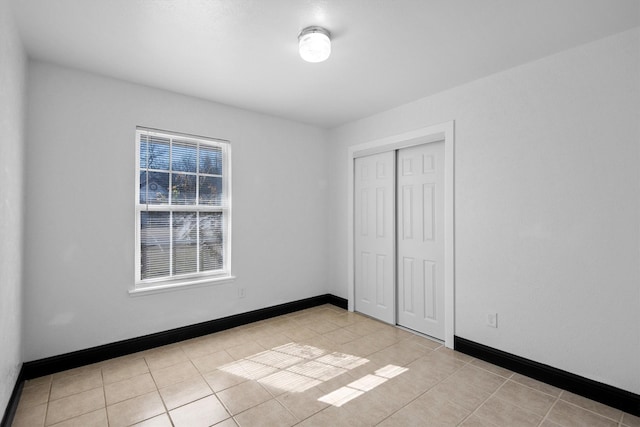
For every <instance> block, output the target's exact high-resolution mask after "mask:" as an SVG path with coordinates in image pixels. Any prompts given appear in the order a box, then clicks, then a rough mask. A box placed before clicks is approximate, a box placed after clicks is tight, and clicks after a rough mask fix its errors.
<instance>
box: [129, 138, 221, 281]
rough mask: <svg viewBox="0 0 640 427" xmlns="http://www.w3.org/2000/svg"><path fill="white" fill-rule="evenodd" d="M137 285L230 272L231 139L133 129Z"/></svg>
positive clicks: (208, 278) (201, 278)
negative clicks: (134, 146) (134, 140)
mask: <svg viewBox="0 0 640 427" xmlns="http://www.w3.org/2000/svg"><path fill="white" fill-rule="evenodd" d="M136 157H137V166H136V184H137V185H136V204H135V206H136V281H135V290H152V289H159V288H166V287H173V286H175V285H187V284H197V283H203V282H210V281H212V280H223V279H228V278H230V261H231V260H230V258H231V257H230V241H231V240H230V209H231V203H230V200H231V197H230V189H231V186H230V173H229V171H230V168H229V165H230V144H229V142H228V141H222V140H216V139H210V138H202V137H194V136H189V135H183V134H174V133H169V132H164V131H156V130H150V129H143V128H138V129H137V130H136Z"/></svg>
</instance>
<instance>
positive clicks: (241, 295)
mask: <svg viewBox="0 0 640 427" xmlns="http://www.w3.org/2000/svg"><path fill="white" fill-rule="evenodd" d="M245 295H246V294H245V291H244V288H238V298H244V297H245Z"/></svg>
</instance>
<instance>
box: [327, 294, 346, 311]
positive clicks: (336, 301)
mask: <svg viewBox="0 0 640 427" xmlns="http://www.w3.org/2000/svg"><path fill="white" fill-rule="evenodd" d="M327 297H328V301H327V302H328V303H329V304H332V305H335V306H336V307H339V308H342V309H344V310H347V309H348V308H349V301H348V300H346V299H344V298H341V297H337V296H335V295H331V294H327Z"/></svg>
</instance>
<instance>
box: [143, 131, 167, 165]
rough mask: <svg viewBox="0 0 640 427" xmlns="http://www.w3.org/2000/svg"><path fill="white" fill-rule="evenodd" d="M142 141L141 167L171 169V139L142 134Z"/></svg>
mask: <svg viewBox="0 0 640 427" xmlns="http://www.w3.org/2000/svg"><path fill="white" fill-rule="evenodd" d="M140 141H141V143H140V168H141V169H146V168H147V166H148V167H149V169H161V170H169V140H168V139H166V138H160V137H157V136H147V135H142V136H141V137H140Z"/></svg>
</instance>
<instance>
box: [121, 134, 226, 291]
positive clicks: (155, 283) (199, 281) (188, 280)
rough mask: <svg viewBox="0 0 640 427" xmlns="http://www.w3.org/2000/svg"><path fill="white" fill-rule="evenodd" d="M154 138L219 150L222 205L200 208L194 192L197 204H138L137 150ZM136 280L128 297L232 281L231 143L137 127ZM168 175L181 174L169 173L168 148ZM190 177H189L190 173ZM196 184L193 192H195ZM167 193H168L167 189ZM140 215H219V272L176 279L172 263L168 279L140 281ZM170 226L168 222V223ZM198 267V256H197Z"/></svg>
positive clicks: (137, 157)
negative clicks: (167, 213)
mask: <svg viewBox="0 0 640 427" xmlns="http://www.w3.org/2000/svg"><path fill="white" fill-rule="evenodd" d="M145 135H146V136H157V137H161V138H166V139H169V140H170V147H172V146H173V142H174V140H176V142H188V143H194V144H199V145H205V146H209V147H217V148H220V149H221V150H222V170H221V179H222V202H221V204H220V205H219V206H217V205H200V204H198V194H197V192H196V204H194V205H186V204H171V203H170V202H167V203H166V204H154V203H141V202H140V190H141V189H140V172H141V171H143V170H144V169H143V168H141V167H140V146H141V139H142V137H143V136H145ZM135 162H136V166H135V191H134V193H135V194H134V195H135V203H134V206H135V280H134V285H133V287H132V288H130V289H129V293H130V294H132V295H134V294H138V293H156V292H164V291H170V290H176V289H181V288H185V287H194V286H203V285H209V284H219V283H224V282H228V281H231V280H233V279H235V277H234V276H233V275H232V274H231V143H230V142H229V141H227V140H224V139H218V138H209V137H203V136H196V135H190V134H185V133H180V132H172V131H165V130H160V129H153V128H146V127H141V126H138V127H136V140H135ZM168 173H169V175H170V176H171V174H174V173H175V174H180V173H182V172H181V171H175V172H174V171H172V149H171V148H169V171H168ZM190 174H191V173H190ZM194 175H195V176H196V182H197V181H199V177H200V176H201V175H200V172H199V171H198V172H196V173H195V174H194ZM198 186H199V184H198V185H197V187H196V188H198ZM168 191H171V189H170V188H169V189H168ZM142 212H197V213H200V212H204V213H210V212H220V213H221V214H222V251H223V257H222V269H219V270H214V271H199V272H195V273H187V274H179V275H175V274H173V272H172V271H171V270H172V268H171V261H170V264H169V276H164V277H157V278H147V279H143V278H142V272H141V265H142V259H141V255H142V249H141V243H142V241H141V221H140V218H141V213H142ZM170 223H171V222H170ZM172 230H173V229H172V227H170V228H169V235H170V242H171V243H170V249H169V252H170V259H172V252H173V237H172V234H173V232H172ZM197 258H198V263H199V258H200V255H199V253H198V256H197Z"/></svg>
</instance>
